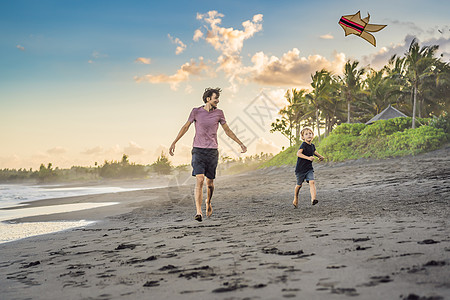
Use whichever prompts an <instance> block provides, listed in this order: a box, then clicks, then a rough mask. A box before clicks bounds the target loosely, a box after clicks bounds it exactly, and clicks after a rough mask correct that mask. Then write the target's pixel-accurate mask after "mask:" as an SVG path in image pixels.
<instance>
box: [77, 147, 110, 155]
mask: <svg viewBox="0 0 450 300" xmlns="http://www.w3.org/2000/svg"><path fill="white" fill-rule="evenodd" d="M104 151H105V150H104V149H103V147H100V146H97V147H94V148H89V149H86V150H85V151H82V152H81V154H86V155H96V154H102V153H103V152H104Z"/></svg>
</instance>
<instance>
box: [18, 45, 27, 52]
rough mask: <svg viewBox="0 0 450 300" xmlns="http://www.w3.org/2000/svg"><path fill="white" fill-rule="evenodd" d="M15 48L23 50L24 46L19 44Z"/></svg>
mask: <svg viewBox="0 0 450 300" xmlns="http://www.w3.org/2000/svg"><path fill="white" fill-rule="evenodd" d="M16 48H17V49H19V50H22V51H25V47H23V46H21V45H17V46H16Z"/></svg>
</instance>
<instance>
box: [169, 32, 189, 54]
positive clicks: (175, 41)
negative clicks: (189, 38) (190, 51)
mask: <svg viewBox="0 0 450 300" xmlns="http://www.w3.org/2000/svg"><path fill="white" fill-rule="evenodd" d="M167 36H168V37H169V39H170V40H171V42H172V43H173V44H175V45H178V46H177V49H176V51H175V54H176V55H179V54H181V53H183V51H184V50H186V45H185V44H184V43H183V42H182V41H181V40H180V39H179V38H174V37H172V36H171V35H170V34H168V35H167Z"/></svg>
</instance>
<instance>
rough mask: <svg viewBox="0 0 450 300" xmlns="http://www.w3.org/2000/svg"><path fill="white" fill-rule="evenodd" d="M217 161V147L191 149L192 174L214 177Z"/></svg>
mask: <svg viewBox="0 0 450 300" xmlns="http://www.w3.org/2000/svg"><path fill="white" fill-rule="evenodd" d="M218 162H219V151H218V150H217V149H209V148H197V147H194V148H193V149H192V162H191V165H192V176H195V175H199V174H204V175H205V176H206V177H207V178H209V179H214V178H216V168H217V163H218Z"/></svg>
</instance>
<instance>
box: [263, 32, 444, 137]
mask: <svg viewBox="0 0 450 300" xmlns="http://www.w3.org/2000/svg"><path fill="white" fill-rule="evenodd" d="M437 50H438V46H437V45H434V46H423V47H420V46H419V44H418V42H417V40H415V39H414V40H413V41H412V42H411V44H410V46H409V49H408V51H407V52H406V53H405V54H404V56H402V57H397V56H395V55H394V56H392V57H391V59H390V60H389V62H388V63H387V64H386V65H385V66H384V67H383V68H382V69H381V70H374V69H371V68H370V67H368V66H367V67H359V62H358V61H351V60H348V61H347V63H346V64H345V65H344V69H343V75H342V76H336V75H334V74H332V73H331V72H330V71H328V70H325V69H323V70H320V71H317V72H315V73H314V74H311V87H310V89H309V90H306V89H301V90H298V89H291V90H288V91H287V92H286V94H285V98H286V100H287V102H288V105H287V106H286V107H285V108H283V109H281V110H280V112H279V115H280V117H279V118H278V119H276V120H275V122H273V123H272V129H271V132H280V133H281V134H282V135H283V136H285V137H286V138H287V139H288V140H289V145H290V146H292V145H294V144H298V143H299V142H300V130H301V129H302V128H303V127H305V126H308V127H312V129H313V130H314V131H315V132H317V131H320V132H321V134H320V135H319V136H318V141H319V142H320V141H321V139H322V137H327V136H329V135H330V134H331V132H332V131H333V130H335V129H336V126H337V125H340V124H343V123H344V122H346V123H348V124H350V123H366V122H367V121H369V120H370V119H371V118H372V117H373V116H375V115H377V114H379V113H380V112H381V111H382V110H383V109H385V108H386V107H388V105H392V106H393V107H395V108H397V109H398V110H400V111H401V112H403V113H404V114H406V115H408V116H411V117H412V119H411V120H410V121H409V122H410V123H409V127H411V128H415V127H417V126H420V125H421V124H423V122H422V121H420V119H421V118H432V117H438V116H441V115H443V114H444V113H445V112H448V111H449V109H450V101H449V96H448V95H449V94H450V64H449V63H448V62H444V61H442V58H441V57H437V55H436V54H437ZM412 120H416V121H414V122H413V121H412ZM417 121H419V122H417ZM406 125H407V124H405V126H406ZM357 129H358V128H354V129H353V128H352V130H357ZM386 129H387V130H388V131H387V132H389V129H388V128H386ZM400 129H401V130H404V129H405V128H403V127H402V128H400ZM342 130H344V129H342ZM373 130H375V129H373ZM349 142H350V141H349Z"/></svg>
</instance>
